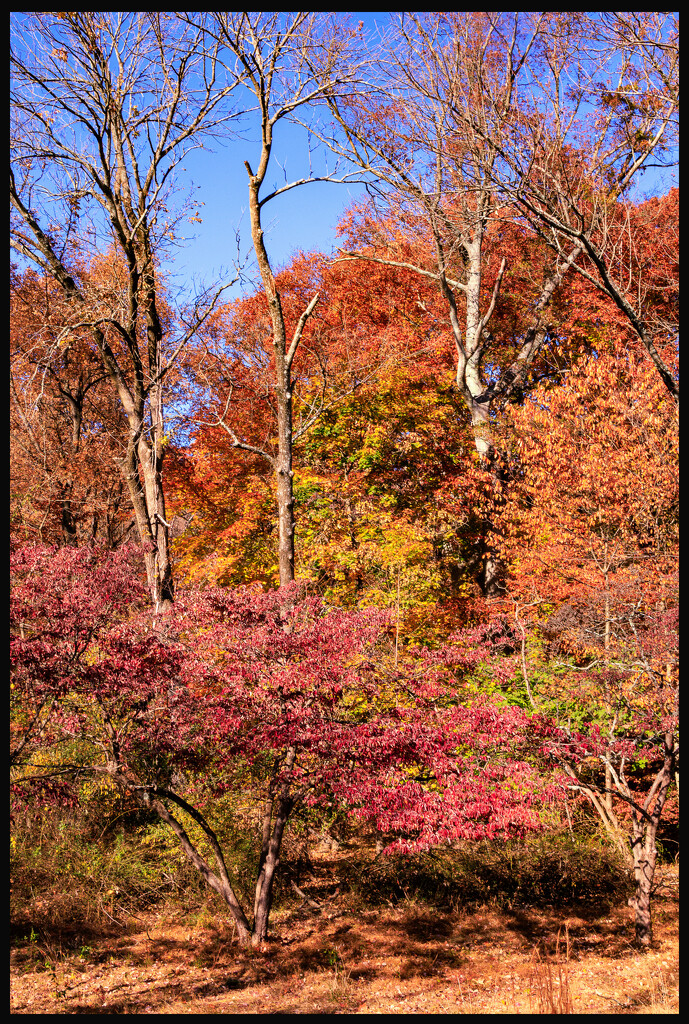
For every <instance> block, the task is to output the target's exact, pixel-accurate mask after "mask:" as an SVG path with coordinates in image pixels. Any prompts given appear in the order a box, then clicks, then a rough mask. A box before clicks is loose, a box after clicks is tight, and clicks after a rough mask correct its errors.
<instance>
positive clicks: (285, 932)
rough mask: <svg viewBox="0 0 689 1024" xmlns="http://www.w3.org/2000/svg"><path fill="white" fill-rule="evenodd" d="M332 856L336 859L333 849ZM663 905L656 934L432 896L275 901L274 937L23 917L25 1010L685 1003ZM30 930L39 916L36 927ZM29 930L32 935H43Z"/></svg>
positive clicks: (629, 1007) (619, 923) (581, 916)
mask: <svg viewBox="0 0 689 1024" xmlns="http://www.w3.org/2000/svg"><path fill="white" fill-rule="evenodd" d="M320 867H321V868H322V869H323V871H324V872H325V870H326V869H327V870H329V871H331V872H332V870H335V867H334V866H333V865H326V864H322V865H320ZM674 888H675V887H674V886H671V887H670V889H666V891H665V892H664V893H663V894H659V896H658V898H657V900H656V904H655V945H654V948H653V949H652V950H650V951H649V952H648V953H640V952H639V951H638V950H636V949H635V948H634V947H633V945H632V943H631V938H632V935H633V918H632V912H631V911H630V910H629V908H628V907H627V906H626V905H622V906H619V907H615V908H612V909H609V908H603V907H601V905H600V904H599V903H597V902H596V901H594V902H593V904H592V905H586V904H579V905H576V906H574V905H573V906H570V907H567V908H562V907H560V908H557V909H556V908H549V907H541V908H521V909H520V908H517V907H513V908H512V909H511V910H498V909H490V908H482V909H474V910H471V911H462V910H461V909H458V910H455V911H453V912H452V913H445V914H443V913H438V912H437V911H436V910H435V909H432V908H429V907H428V906H424V905H423V904H421V903H413V902H411V903H406V904H402V905H400V906H398V907H393V906H391V907H387V908H385V909H377V910H368V911H365V910H363V911H362V910H361V908H360V907H357V906H354V905H353V904H352V903H351V902H349V903H348V902H347V897H346V896H341V897H340V896H338V897H336V898H332V899H330V900H328V901H327V902H326V903H324V904H323V910H322V911H321V912H320V913H318V912H316V911H314V910H313V908H312V907H310V906H309V905H308V904H302V906H301V907H300V908H298V909H292V910H290V911H287V910H284V911H280V912H277V913H276V915H275V918H274V921H273V938H272V940H271V942H270V943H269V944H268V945H267V947H266V948H265V949H263V950H260V951H259V950H242V949H240V948H239V947H238V946H237V944H236V941H235V939H234V936H233V929H232V928H231V926H228V925H227V924H226V923H224V922H218V921H217V920H214V919H213V918H212V916H211V915H207V916H206V918H205V919H203V918H201V919H198V918H197V919H196V921H195V922H194V923H192V922H191V921H190V920H189V919H186V920H183V921H181V922H180V921H179V920H177V921H175V920H174V919H173V918H171V917H168V918H167V919H166V918H164V917H162V916H159V917H158V918H153V917H151V918H150V919H148V920H147V921H146V927H144V926H143V925H142V922H141V921H137V920H134V919H132V920H131V922H130V923H129V925H128V926H127V927H120V928H115V927H114V926H111V927H110V928H107V927H105V926H104V927H102V928H101V929H99V930H98V931H93V932H91V933H90V934H86V933H84V932H83V930H82V932H81V933H79V935H74V934H69V933H68V932H66V931H65V929H64V928H62V929H61V930H57V929H53V930H51V929H50V928H43V929H40V934H37V933H36V932H35V931H33V929H32V928H31V925H30V924H29V922H28V921H26V920H25V921H23V922H19V923H18V924H17V925H16V926H15V929H18V933H19V934H18V935H17V936H16V937H15V943H14V949H13V951H12V966H11V974H12V980H11V996H12V1007H11V1008H12V1012H13V1013H196V1014H199V1013H326V1014H327V1013H486V1014H502V1013H677V1012H678V1000H677V989H678V940H677V897H676V892H675V891H674ZM30 929H31V930H30ZM32 935H33V938H32Z"/></svg>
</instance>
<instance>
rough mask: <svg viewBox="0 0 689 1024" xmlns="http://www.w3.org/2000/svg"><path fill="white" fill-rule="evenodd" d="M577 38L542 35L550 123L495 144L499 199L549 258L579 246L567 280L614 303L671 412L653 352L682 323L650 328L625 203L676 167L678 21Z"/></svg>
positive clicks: (672, 385) (618, 27)
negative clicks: (653, 176) (638, 186)
mask: <svg viewBox="0 0 689 1024" xmlns="http://www.w3.org/2000/svg"><path fill="white" fill-rule="evenodd" d="M582 26H583V36H582V35H580V34H577V36H576V38H567V35H566V34H563V33H562V32H561V27H562V19H558V18H556V19H555V21H554V22H553V23H552V25H550V26H549V27H548V29H547V31H546V32H545V33H544V37H543V44H542V45H543V50H544V59H543V62H542V67H543V74H541V75H540V76H539V78H538V81H537V83H536V84H535V89H536V90H537V91H538V93H539V94H540V96H539V99H540V105H541V107H542V108H546V109H550V110H551V111H552V114H553V116H551V117H539V118H537V117H534V116H531V117H523V118H522V119H521V120H520V122H519V123H518V124H515V126H514V128H513V130H512V131H511V132H510V133H509V134H508V135H507V136H506V138H505V141H504V142H501V143H499V146H500V161H499V164H498V166H497V174H496V175H495V187H496V190H497V191H498V192H499V194H501V195H503V196H504V197H505V198H506V199H507V200H508V201H513V202H515V203H516V204H517V205H518V206H519V208H520V209H521V210H522V211H523V212H524V214H525V215H526V217H527V219H528V221H529V222H530V224H531V225H532V227H533V228H534V230H535V231H537V232H538V233H540V234H541V235H542V237H544V238H545V239H546V241H547V242H548V244H549V245H550V246H551V247H552V248H553V249H554V250H555V251H556V252H558V253H560V254H561V255H563V254H565V253H567V252H569V251H570V250H571V247H572V246H573V245H579V246H581V248H582V257H583V258H581V259H578V260H577V261H576V262H575V263H574V264H573V268H574V270H575V271H576V272H577V273H579V274H581V275H582V276H583V277H585V278H586V279H587V280H588V281H590V282H591V283H592V284H593V285H594V286H595V287H596V288H598V289H599V290H600V291H602V292H603V293H604V294H606V295H607V296H609V297H610V298H611V299H612V301H613V302H614V303H615V305H616V306H617V307H618V309H619V310H620V311H621V313H622V314H623V316H624V317H625V318H626V320H627V322H628V323H629V326H630V328H631V330H632V331H633V332H634V334H635V335H636V337H637V338H638V339H639V340H640V341H641V343H642V345H643V346H644V348H645V349H646V350H647V352H648V354H649V355H650V357H651V359H652V360H653V363H654V364H655V366H656V369H657V370H658V373H659V374H660V377H661V379H662V381H663V383H664V384H665V386H666V388H667V389H668V391H669V392H670V394H671V395H672V396H673V398H674V399H675V401H676V402H678V401H679V383H678V381H677V379H676V378H675V376H674V375H673V372H672V368H671V366H669V365H668V364H667V362H666V361H665V359H663V357H662V356H661V354H660V352H659V351H658V347H657V343H658V341H659V339H660V342H662V343H664V344H669V345H670V346H671V347H672V346H673V345H676V342H677V339H678V337H679V324H678V319H677V318H676V317H674V316H673V317H671V319H670V320H669V321H668V320H667V319H666V320H665V322H664V323H662V324H658V323H657V322H654V315H653V310H652V305H651V304H650V303H649V302H648V297H647V292H648V289H647V287H645V286H644V281H643V280H640V279H639V275H638V273H637V272H636V271H637V270H638V268H637V267H636V266H635V251H634V249H635V247H634V239H633V236H632V232H631V230H630V219H631V217H632V214H633V210H634V204H633V202H632V201H631V199H630V198H629V194H630V188H631V186H632V184H633V183H634V181H635V180H636V179H638V178H639V177H640V176H641V175H642V174H643V172H644V171H646V170H648V169H649V168H656V169H657V168H669V167H672V166H673V165H674V164H675V163H676V159H677V144H678V113H679V24H678V17H677V14H676V13H670V12H659V11H646V12H603V13H601V14H596V15H593V16H592V15H587V16H586V18H585V19H584V21H583V23H582ZM567 92H569V95H570V102H569V105H567V103H566V100H565V95H566V93H567ZM470 117H471V115H470ZM473 123H475V118H474V119H473ZM478 130H479V132H480V134H481V135H482V136H483V135H487V133H485V131H484V130H483V129H482V128H481V127H480V126H479V127H478Z"/></svg>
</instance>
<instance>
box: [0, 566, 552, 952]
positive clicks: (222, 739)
mask: <svg viewBox="0 0 689 1024" xmlns="http://www.w3.org/2000/svg"><path fill="white" fill-rule="evenodd" d="M125 565H126V553H125V552H123V551H121V552H119V553H117V555H116V558H115V560H114V561H113V559H112V557H111V558H107V557H105V556H102V557H101V556H98V555H97V553H95V552H88V551H86V552H85V551H80V550H74V549H72V548H64V549H62V550H60V551H58V552H54V551H53V550H52V549H46V548H25V549H19V550H17V551H15V552H14V553H13V556H12V574H13V593H12V602H11V629H12V679H13V682H12V687H13V689H12V693H13V695H14V698H15V701H16V708H15V712H14V716H13V721H14V723H15V734H16V737H17V740H16V742H15V749H14V753H13V765H14V782H15V788H18V789H20V790H22V789H24V788H25V787H26V786H27V785H28V786H41V785H44V784H45V781H46V778H48V779H54V778H55V776H57V777H58V778H62V779H69V778H70V777H72V778H76V777H78V776H80V775H83V774H84V773H90V774H95V775H101V776H103V775H105V776H108V777H109V778H110V779H111V780H112V781H113V782H114V783H115V784H116V785H117V786H118V787H119V788H120V789H121V790H122V791H124V792H126V793H128V794H129V795H130V796H131V797H132V798H133V799H134V800H135V801H136V802H137V803H139V804H140V805H141V806H142V807H145V808H148V809H150V810H151V811H153V812H155V813H156V814H157V815H158V816H159V817H160V818H161V819H162V820H163V821H164V822H165V823H166V824H167V825H168V826H169V827H170V829H171V830H172V831H173V832H174V833H175V835H176V836H177V838H178V840H179V842H180V845H181V847H182V849H183V850H184V852H185V854H186V856H187V857H188V858H189V860H190V861H191V862H192V863H193V865H194V866H195V867H196V868H197V870H198V871H199V872H200V874H201V875H202V876H203V878H204V879H205V880H206V882H207V883H208V884H209V885H210V886H211V887H212V888H213V889H214V890H215V891H216V892H217V893H218V894H219V895H220V896H221V898H222V899H223V900H224V901H225V903H226V904H227V906H228V908H229V910H230V913H231V915H232V918H233V920H234V922H235V924H236V927H237V931H238V935H239V940H240V942H242V943H243V944H248V943H252V944H254V945H258V944H260V943H262V942H263V941H264V940H265V939H266V938H267V934H268V921H269V914H270V907H271V900H272V892H273V884H274V880H275V873H276V870H277V868H278V865H279V861H280V850H281V844H282V839H283V835H284V831H285V827H286V826H287V823H288V821H289V818H290V816H291V815H292V813H293V811H294V809H295V807H296V806H298V805H299V804H310V805H318V804H320V803H323V802H328V801H344V802H345V804H346V806H347V807H348V809H349V810H350V811H351V812H355V813H358V814H360V815H362V816H364V817H368V818H373V819H374V820H376V822H377V823H378V825H379V827H381V828H382V829H384V830H385V831H392V832H394V833H396V834H397V836H398V839H397V840H396V842H395V843H394V844H392V846H391V847H390V848H391V849H392V848H397V849H401V850H410V849H419V848H427V847H429V846H433V845H437V844H443V843H451V842H454V841H456V840H458V839H472V838H473V839H479V838H486V837H494V836H498V835H509V834H522V833H523V832H524V831H525V830H527V829H531V828H536V827H538V825H539V819H538V815H537V813H536V812H535V811H534V810H533V809H532V807H531V801H532V799H533V798H534V795H535V794H536V793H537V792H538V789H539V783H538V779H537V777H536V776H535V774H534V772H533V771H532V770H531V769H530V768H529V767H528V765H527V764H526V763H524V761H523V759H522V757H521V755H520V749H521V748H522V747H523V745H524V743H525V742H526V738H525V737H526V725H527V720H526V718H525V716H524V715H523V713H522V712H520V711H519V710H517V709H508V710H505V711H501V710H499V709H498V708H496V707H494V706H492V705H490V704H488V703H486V702H481V701H479V702H473V703H472V702H471V701H470V700H469V695H468V694H467V693H464V692H463V690H462V688H461V687H460V686H458V683H457V669H458V668H459V669H460V670H461V669H462V668H463V667H466V666H468V665H470V664H473V663H474V662H475V660H476V658H477V657H480V647H481V643H483V641H481V643H478V644H477V645H474V647H472V648H470V649H469V648H468V653H467V654H466V655H465V654H462V652H461V651H460V650H459V649H456V650H455V655H454V662H455V665H454V669H453V668H452V667H450V666H448V663H447V661H448V659H447V657H446V656H445V655H439V654H435V655H433V656H432V657H427V658H425V659H424V661H423V664H422V665H421V667H420V669H419V670H418V671H417V672H416V673H413V672H411V671H407V672H406V673H404V674H402V673H399V672H397V673H394V672H392V671H390V672H388V673H385V672H384V671H383V670H382V668H381V667H380V666H376V665H375V664H374V660H373V650H374V649H373V643H374V641H376V640H380V638H381V631H382V628H383V626H384V616H383V614H382V613H380V612H377V611H369V612H368V613H362V612H342V611H338V612H331V613H330V614H324V609H323V608H322V606H321V604H320V602H319V601H318V600H315V599H302V600H298V599H297V597H298V595H297V594H296V592H295V591H294V589H292V590H291V591H289V592H288V594H287V597H288V600H285V597H286V595H285V593H284V591H283V592H281V591H277V592H273V593H261V592H260V590H258V589H256V588H245V589H243V590H237V591H222V590H206V591H203V592H201V593H197V594H192V595H188V596H187V597H184V596H178V599H177V600H176V602H175V606H174V609H173V611H172V612H171V613H170V615H169V616H168V617H167V618H166V619H165V620H164V622H163V623H161V621H160V620H157V626H156V627H155V628H154V627H153V626H152V625H151V620H150V617H149V616H146V615H143V616H142V615H140V614H138V613H137V612H136V608H135V607H134V604H135V602H137V601H139V600H141V599H142V596H143V594H144V590H143V587H142V586H141V585H138V584H137V583H136V582H135V581H134V582H132V581H131V579H128V577H127V574H126V571H125ZM128 607H129V608H130V611H129V614H127V613H126V612H127V608H128ZM114 618H116V619H117V621H113V619H114ZM478 640H480V638H478ZM484 646H485V643H484ZM51 742H52V743H54V744H56V746H55V747H54V753H53V755H52V758H51V756H50V755H49V754H48V755H46V751H45V748H46V747H48V746H49V745H50V743H51ZM57 744H60V745H62V746H57ZM65 744H66V745H65ZM39 748H40V749H41V755H42V756H41V757H40V758H38V757H36V754H37V752H38V750H39ZM61 751H62V752H61ZM239 769H242V771H239ZM246 769H251V771H247V770H246ZM199 771H203V773H204V778H205V783H204V784H205V786H206V788H207V789H208V790H209V791H210V792H211V807H212V799H213V795H216V796H217V794H219V793H221V792H223V791H225V790H226V789H227V788H228V787H231V786H232V785H235V786H242V787H243V792H240V793H239V794H238V795H243V796H244V797H248V796H250V795H251V793H250V792H249V790H250V784H249V783H248V782H247V781H243V782H236V781H233V780H237V779H244V780H246V779H247V778H250V777H251V776H253V778H254V780H256V783H257V786H258V798H259V800H260V807H261V821H262V824H261V847H260V856H259V864H258V872H257V877H256V884H255V892H254V902H253V915H251V914H249V913H247V911H246V910H245V909H244V907H243V906H242V903H241V900H240V898H239V896H238V895H237V892H236V890H235V888H234V886H233V885H232V882H231V880H230V876H229V873H228V870H227V866H226V863H225V858H224V854H223V850H222V848H221V845H220V843H219V841H218V837H217V836H216V834H215V832H214V830H213V828H212V826H211V824H210V823H209V820H208V818H209V817H211V818H212V814H209V815H208V817H207V816H206V814H205V813H204V812H203V811H202V809H201V805H200V802H199V799H198V796H196V797H195V796H194V793H193V788H192V786H191V784H190V783H189V781H185V780H188V778H189V776H190V775H193V773H194V772H199ZM190 820H191V821H193V822H194V823H195V825H196V826H197V827H198V828H200V829H201V831H202V833H203V836H204V842H205V848H206V850H205V851H204V849H203V848H202V847H201V846H199V844H198V843H196V842H195V840H194V838H193V836H192V835H190V831H189V825H188V824H187V823H188V822H189V821H190ZM206 851H208V852H206Z"/></svg>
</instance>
